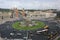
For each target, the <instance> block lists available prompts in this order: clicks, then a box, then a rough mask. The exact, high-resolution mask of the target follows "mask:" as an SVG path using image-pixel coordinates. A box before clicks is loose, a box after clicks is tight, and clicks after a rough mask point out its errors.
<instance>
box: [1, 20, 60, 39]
mask: <svg viewBox="0 0 60 40" xmlns="http://www.w3.org/2000/svg"><path fill="white" fill-rule="evenodd" d="M14 22H16V21H13V22H12V21H8V22H5V23H4V24H1V25H0V34H1V35H0V36H1V37H2V38H8V39H24V35H26V31H23V30H22V31H18V30H15V29H13V28H12V24H13V23H14ZM43 22H44V23H45V24H46V25H48V26H49V30H48V32H42V33H39V34H37V33H36V31H38V30H42V29H38V30H34V31H28V38H29V39H32V40H49V38H48V35H50V34H52V35H54V34H55V33H56V32H57V33H60V28H59V26H60V25H59V24H58V23H57V22H55V21H54V20H53V21H43ZM10 33H14V35H13V36H12V35H10ZM17 33H19V34H20V35H17Z"/></svg>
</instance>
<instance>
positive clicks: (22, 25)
mask: <svg viewBox="0 0 60 40" xmlns="http://www.w3.org/2000/svg"><path fill="white" fill-rule="evenodd" d="M12 27H13V28H14V29H16V30H37V29H39V28H44V27H45V24H44V23H43V22H41V21H32V22H30V23H29V22H28V23H27V22H25V21H24V22H23V21H22V22H15V23H13V24H12Z"/></svg>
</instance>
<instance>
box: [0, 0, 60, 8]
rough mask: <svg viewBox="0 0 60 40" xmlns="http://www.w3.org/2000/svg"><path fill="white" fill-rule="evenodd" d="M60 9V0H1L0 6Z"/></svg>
mask: <svg viewBox="0 0 60 40" xmlns="http://www.w3.org/2000/svg"><path fill="white" fill-rule="evenodd" d="M14 7H16V8H18V9H22V8H24V9H60V0H0V8H8V9H11V8H14Z"/></svg>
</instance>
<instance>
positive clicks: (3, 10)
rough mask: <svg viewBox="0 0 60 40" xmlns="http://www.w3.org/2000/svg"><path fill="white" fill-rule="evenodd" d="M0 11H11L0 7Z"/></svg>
mask: <svg viewBox="0 0 60 40" xmlns="http://www.w3.org/2000/svg"><path fill="white" fill-rule="evenodd" d="M0 11H1V12H9V11H11V10H10V9H1V8H0Z"/></svg>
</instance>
